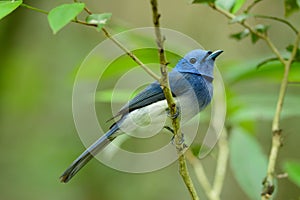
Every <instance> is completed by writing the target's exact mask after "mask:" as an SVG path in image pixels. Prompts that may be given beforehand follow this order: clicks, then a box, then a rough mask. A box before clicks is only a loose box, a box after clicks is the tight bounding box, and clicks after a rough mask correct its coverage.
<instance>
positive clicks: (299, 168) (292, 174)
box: [284, 161, 300, 187]
mask: <svg viewBox="0 0 300 200" xmlns="http://www.w3.org/2000/svg"><path fill="white" fill-rule="evenodd" d="M284 169H285V171H286V172H287V173H288V177H289V179H290V180H291V181H292V182H294V183H295V184H296V185H297V186H298V187H300V162H295V161H289V162H286V163H285V164H284Z"/></svg>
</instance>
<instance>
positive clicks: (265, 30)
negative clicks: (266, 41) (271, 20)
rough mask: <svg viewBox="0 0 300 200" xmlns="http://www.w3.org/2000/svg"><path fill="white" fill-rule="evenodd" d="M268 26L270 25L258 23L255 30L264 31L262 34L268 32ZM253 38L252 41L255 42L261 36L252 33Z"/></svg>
mask: <svg viewBox="0 0 300 200" xmlns="http://www.w3.org/2000/svg"><path fill="white" fill-rule="evenodd" d="M268 28H269V26H266V25H263V24H258V25H256V26H255V27H254V30H256V31H257V32H259V33H262V34H266V33H267V30H268ZM251 40H252V43H253V44H255V43H256V42H257V41H258V40H259V37H258V36H257V35H255V34H254V33H251Z"/></svg>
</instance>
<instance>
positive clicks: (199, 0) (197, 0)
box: [191, 0, 216, 3]
mask: <svg viewBox="0 0 300 200" xmlns="http://www.w3.org/2000/svg"><path fill="white" fill-rule="evenodd" d="M215 1H216V0H192V2H191V3H214V2H215Z"/></svg>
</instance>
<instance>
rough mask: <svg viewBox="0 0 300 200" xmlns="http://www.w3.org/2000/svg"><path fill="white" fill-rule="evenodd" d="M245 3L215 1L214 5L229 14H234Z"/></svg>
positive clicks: (223, 0) (225, 0) (238, 0)
mask: <svg viewBox="0 0 300 200" xmlns="http://www.w3.org/2000/svg"><path fill="white" fill-rule="evenodd" d="M244 3H245V0H217V1H216V5H217V6H219V7H221V8H223V9H225V10H227V11H229V12H231V13H236V12H237V11H238V10H239V9H240V8H241V7H242V6H243V4H244Z"/></svg>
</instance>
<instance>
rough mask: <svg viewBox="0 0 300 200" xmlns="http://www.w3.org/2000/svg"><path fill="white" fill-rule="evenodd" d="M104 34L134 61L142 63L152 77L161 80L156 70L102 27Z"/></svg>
mask: <svg viewBox="0 0 300 200" xmlns="http://www.w3.org/2000/svg"><path fill="white" fill-rule="evenodd" d="M101 30H102V31H103V33H104V35H105V36H106V37H107V38H108V39H110V40H111V41H112V42H113V43H115V44H116V45H117V46H118V47H119V48H120V49H122V50H123V51H124V52H125V53H126V54H127V55H128V56H129V57H130V58H131V59H132V60H133V61H134V62H136V63H137V64H138V65H140V66H141V67H142V68H143V69H144V70H145V71H146V72H147V73H148V74H149V75H150V76H151V77H152V78H154V79H155V80H157V81H159V80H160V78H159V76H157V75H156V74H155V73H154V72H152V71H151V70H150V69H149V68H148V67H147V66H146V65H145V64H144V63H143V62H142V61H141V60H140V59H139V58H138V57H136V56H135V55H134V54H133V53H132V52H131V51H129V50H128V49H127V48H126V47H125V46H124V45H122V44H121V43H120V42H119V41H118V40H116V39H115V38H113V37H112V35H111V34H110V33H109V32H108V31H107V30H106V29H105V28H102V29H101Z"/></svg>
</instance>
